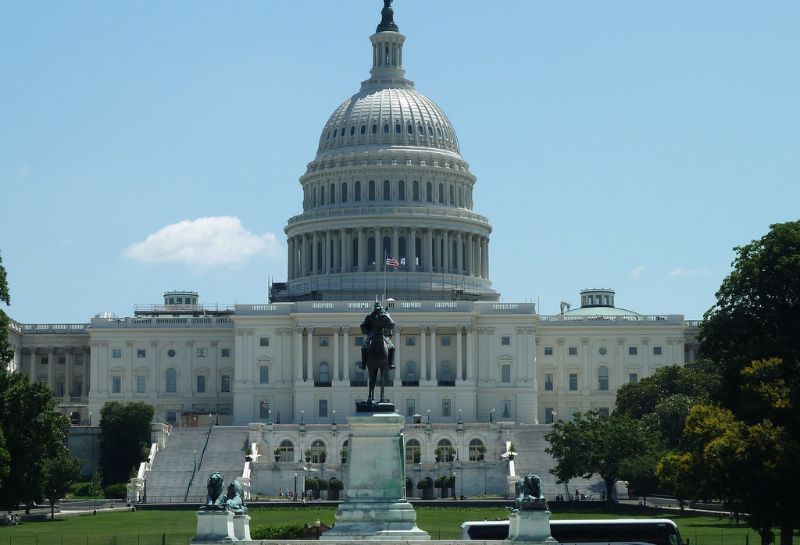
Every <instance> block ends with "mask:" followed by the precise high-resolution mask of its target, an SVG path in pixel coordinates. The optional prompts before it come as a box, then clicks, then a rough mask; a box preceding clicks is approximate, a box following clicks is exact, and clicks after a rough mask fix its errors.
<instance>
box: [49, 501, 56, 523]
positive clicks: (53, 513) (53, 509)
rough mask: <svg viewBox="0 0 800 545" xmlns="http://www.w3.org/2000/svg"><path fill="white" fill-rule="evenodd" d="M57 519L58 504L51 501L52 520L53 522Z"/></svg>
mask: <svg viewBox="0 0 800 545" xmlns="http://www.w3.org/2000/svg"><path fill="white" fill-rule="evenodd" d="M55 518H56V502H54V501H51V502H50V520H53V519H55Z"/></svg>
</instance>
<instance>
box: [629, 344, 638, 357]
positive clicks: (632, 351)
mask: <svg viewBox="0 0 800 545" xmlns="http://www.w3.org/2000/svg"><path fill="white" fill-rule="evenodd" d="M638 353H639V349H638V348H637V347H635V346H629V347H628V355H629V356H635V355H636V354H638Z"/></svg>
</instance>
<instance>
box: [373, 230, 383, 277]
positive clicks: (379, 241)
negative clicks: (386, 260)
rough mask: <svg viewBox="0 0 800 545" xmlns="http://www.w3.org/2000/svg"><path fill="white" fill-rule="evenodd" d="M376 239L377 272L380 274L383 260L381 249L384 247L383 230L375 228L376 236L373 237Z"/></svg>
mask: <svg viewBox="0 0 800 545" xmlns="http://www.w3.org/2000/svg"><path fill="white" fill-rule="evenodd" d="M373 237H374V239H375V269H374V270H375V272H380V270H381V260H382V259H383V255H382V254H381V247H382V246H383V240H382V237H381V228H380V227H376V228H375V234H374V235H373Z"/></svg>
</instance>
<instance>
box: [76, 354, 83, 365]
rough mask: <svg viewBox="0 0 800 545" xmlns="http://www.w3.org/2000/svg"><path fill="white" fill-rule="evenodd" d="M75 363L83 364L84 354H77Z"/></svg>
mask: <svg viewBox="0 0 800 545" xmlns="http://www.w3.org/2000/svg"><path fill="white" fill-rule="evenodd" d="M75 365H83V354H75Z"/></svg>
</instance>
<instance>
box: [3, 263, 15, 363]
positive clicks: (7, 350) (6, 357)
mask: <svg viewBox="0 0 800 545" xmlns="http://www.w3.org/2000/svg"><path fill="white" fill-rule="evenodd" d="M0 302H3V303H5V304H6V305H10V304H11V293H10V292H9V291H8V278H7V276H6V268H5V267H4V266H3V256H0ZM8 325H9V319H8V315H7V314H6V313H5V311H4V310H3V309H2V308H0V367H2V368H3V369H5V368H6V367H7V365H8V364H9V363H10V362H11V358H13V357H14V352H13V351H12V350H11V345H10V344H9V342H8Z"/></svg>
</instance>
